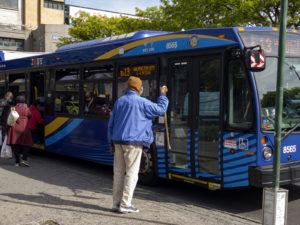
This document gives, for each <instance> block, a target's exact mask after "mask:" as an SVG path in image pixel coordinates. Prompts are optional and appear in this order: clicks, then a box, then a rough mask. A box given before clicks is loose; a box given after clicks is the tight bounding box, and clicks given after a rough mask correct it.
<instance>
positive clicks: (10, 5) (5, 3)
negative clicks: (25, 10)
mask: <svg viewBox="0 0 300 225" xmlns="http://www.w3.org/2000/svg"><path fill="white" fill-rule="evenodd" d="M18 2H19V0H1V1H0V8H3V9H12V10H18V9H19V5H18Z"/></svg>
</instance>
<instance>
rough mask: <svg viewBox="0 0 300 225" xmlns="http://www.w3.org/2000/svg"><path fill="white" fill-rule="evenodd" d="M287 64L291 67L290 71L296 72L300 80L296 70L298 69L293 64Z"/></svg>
mask: <svg viewBox="0 0 300 225" xmlns="http://www.w3.org/2000/svg"><path fill="white" fill-rule="evenodd" d="M285 64H286V65H287V66H288V67H289V69H290V70H291V71H293V72H295V74H296V76H297V77H298V80H300V75H299V73H298V72H297V70H296V67H295V66H294V65H293V64H288V63H287V62H285Z"/></svg>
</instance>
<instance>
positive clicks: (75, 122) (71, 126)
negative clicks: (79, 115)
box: [45, 119, 83, 146]
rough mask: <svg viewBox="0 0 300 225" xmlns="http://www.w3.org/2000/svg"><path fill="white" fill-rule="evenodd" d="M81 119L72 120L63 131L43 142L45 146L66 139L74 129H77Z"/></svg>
mask: <svg viewBox="0 0 300 225" xmlns="http://www.w3.org/2000/svg"><path fill="white" fill-rule="evenodd" d="M82 121H83V119H73V120H72V121H71V122H70V123H69V124H68V125H66V126H65V127H64V128H63V129H61V130H59V131H58V132H56V133H55V134H54V135H52V136H50V137H48V138H47V139H46V140H45V144H46V146H49V145H52V144H54V143H56V142H58V141H60V140H61V139H63V138H64V137H66V136H67V135H68V134H70V133H71V132H72V131H73V130H74V129H75V128H76V127H78V126H79V125H80V124H81V123H82Z"/></svg>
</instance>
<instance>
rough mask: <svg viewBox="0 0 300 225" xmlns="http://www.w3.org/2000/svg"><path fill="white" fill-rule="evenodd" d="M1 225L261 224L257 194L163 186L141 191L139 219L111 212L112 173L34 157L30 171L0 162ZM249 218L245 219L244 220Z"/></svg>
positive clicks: (295, 193) (292, 209)
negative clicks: (45, 224)
mask: <svg viewBox="0 0 300 225" xmlns="http://www.w3.org/2000/svg"><path fill="white" fill-rule="evenodd" d="M0 163H1V164H0V178H1V180H0V188H1V191H0V202H1V204H0V218H1V220H0V224H1V225H15V224H18V225H19V224H20V225H24V224H42V222H43V221H46V220H53V221H56V222H57V223H58V224H60V225H61V224H64V225H69V224H70V225H71V224H76V225H77V224H79V225H80V224H120V223H121V224H236V225H238V224H249V225H250V224H251V225H252V224H259V221H260V217H261V195H262V193H261V190H259V189H245V190H231V191H219V192H213V191H208V190H205V189H202V188H200V187H197V186H192V185H189V184H182V183H178V182H170V181H163V182H161V183H160V184H159V186H156V187H146V186H142V185H139V186H138V188H137V189H136V192H135V197H134V203H135V205H136V206H137V207H138V208H139V209H140V210H141V212H140V213H137V214H128V215H122V214H117V213H113V212H111V211H110V207H111V192H112V191H111V189H112V168H111V167H106V166H101V165H96V164H93V163H89V162H84V161H80V160H74V159H68V158H63V157H58V156H55V155H44V154H33V155H32V156H31V158H30V163H31V167H29V168H25V167H14V165H13V160H3V159H1V161H0ZM299 190H300V189H299V188H294V189H293V190H290V196H289V209H288V212H289V220H288V224H289V225H297V224H299V223H298V221H297V214H298V211H299V210H298V209H299V204H300V200H299V199H300V192H299ZM246 218H248V219H246Z"/></svg>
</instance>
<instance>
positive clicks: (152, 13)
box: [59, 0, 300, 45]
mask: <svg viewBox="0 0 300 225" xmlns="http://www.w3.org/2000/svg"><path fill="white" fill-rule="evenodd" d="M160 1H161V5H160V6H159V7H148V8H147V9H146V10H141V9H138V8H137V9H136V15H137V18H129V17H119V18H115V17H113V18H108V17H105V16H91V15H89V14H88V13H85V12H81V13H80V16H79V17H76V18H72V22H73V26H72V27H71V28H70V29H69V34H70V37H69V38H61V39H60V43H59V45H64V44H68V43H73V42H79V41H85V40H92V39H96V38H102V37H107V36H113V35H119V34H124V33H130V32H133V31H137V30H164V31H179V30H182V29H192V28H203V27H206V28H208V27H229V26H249V25H251V26H279V16H280V0H160ZM288 26H294V27H296V28H297V27H299V26H300V0H289V9H288Z"/></svg>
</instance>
